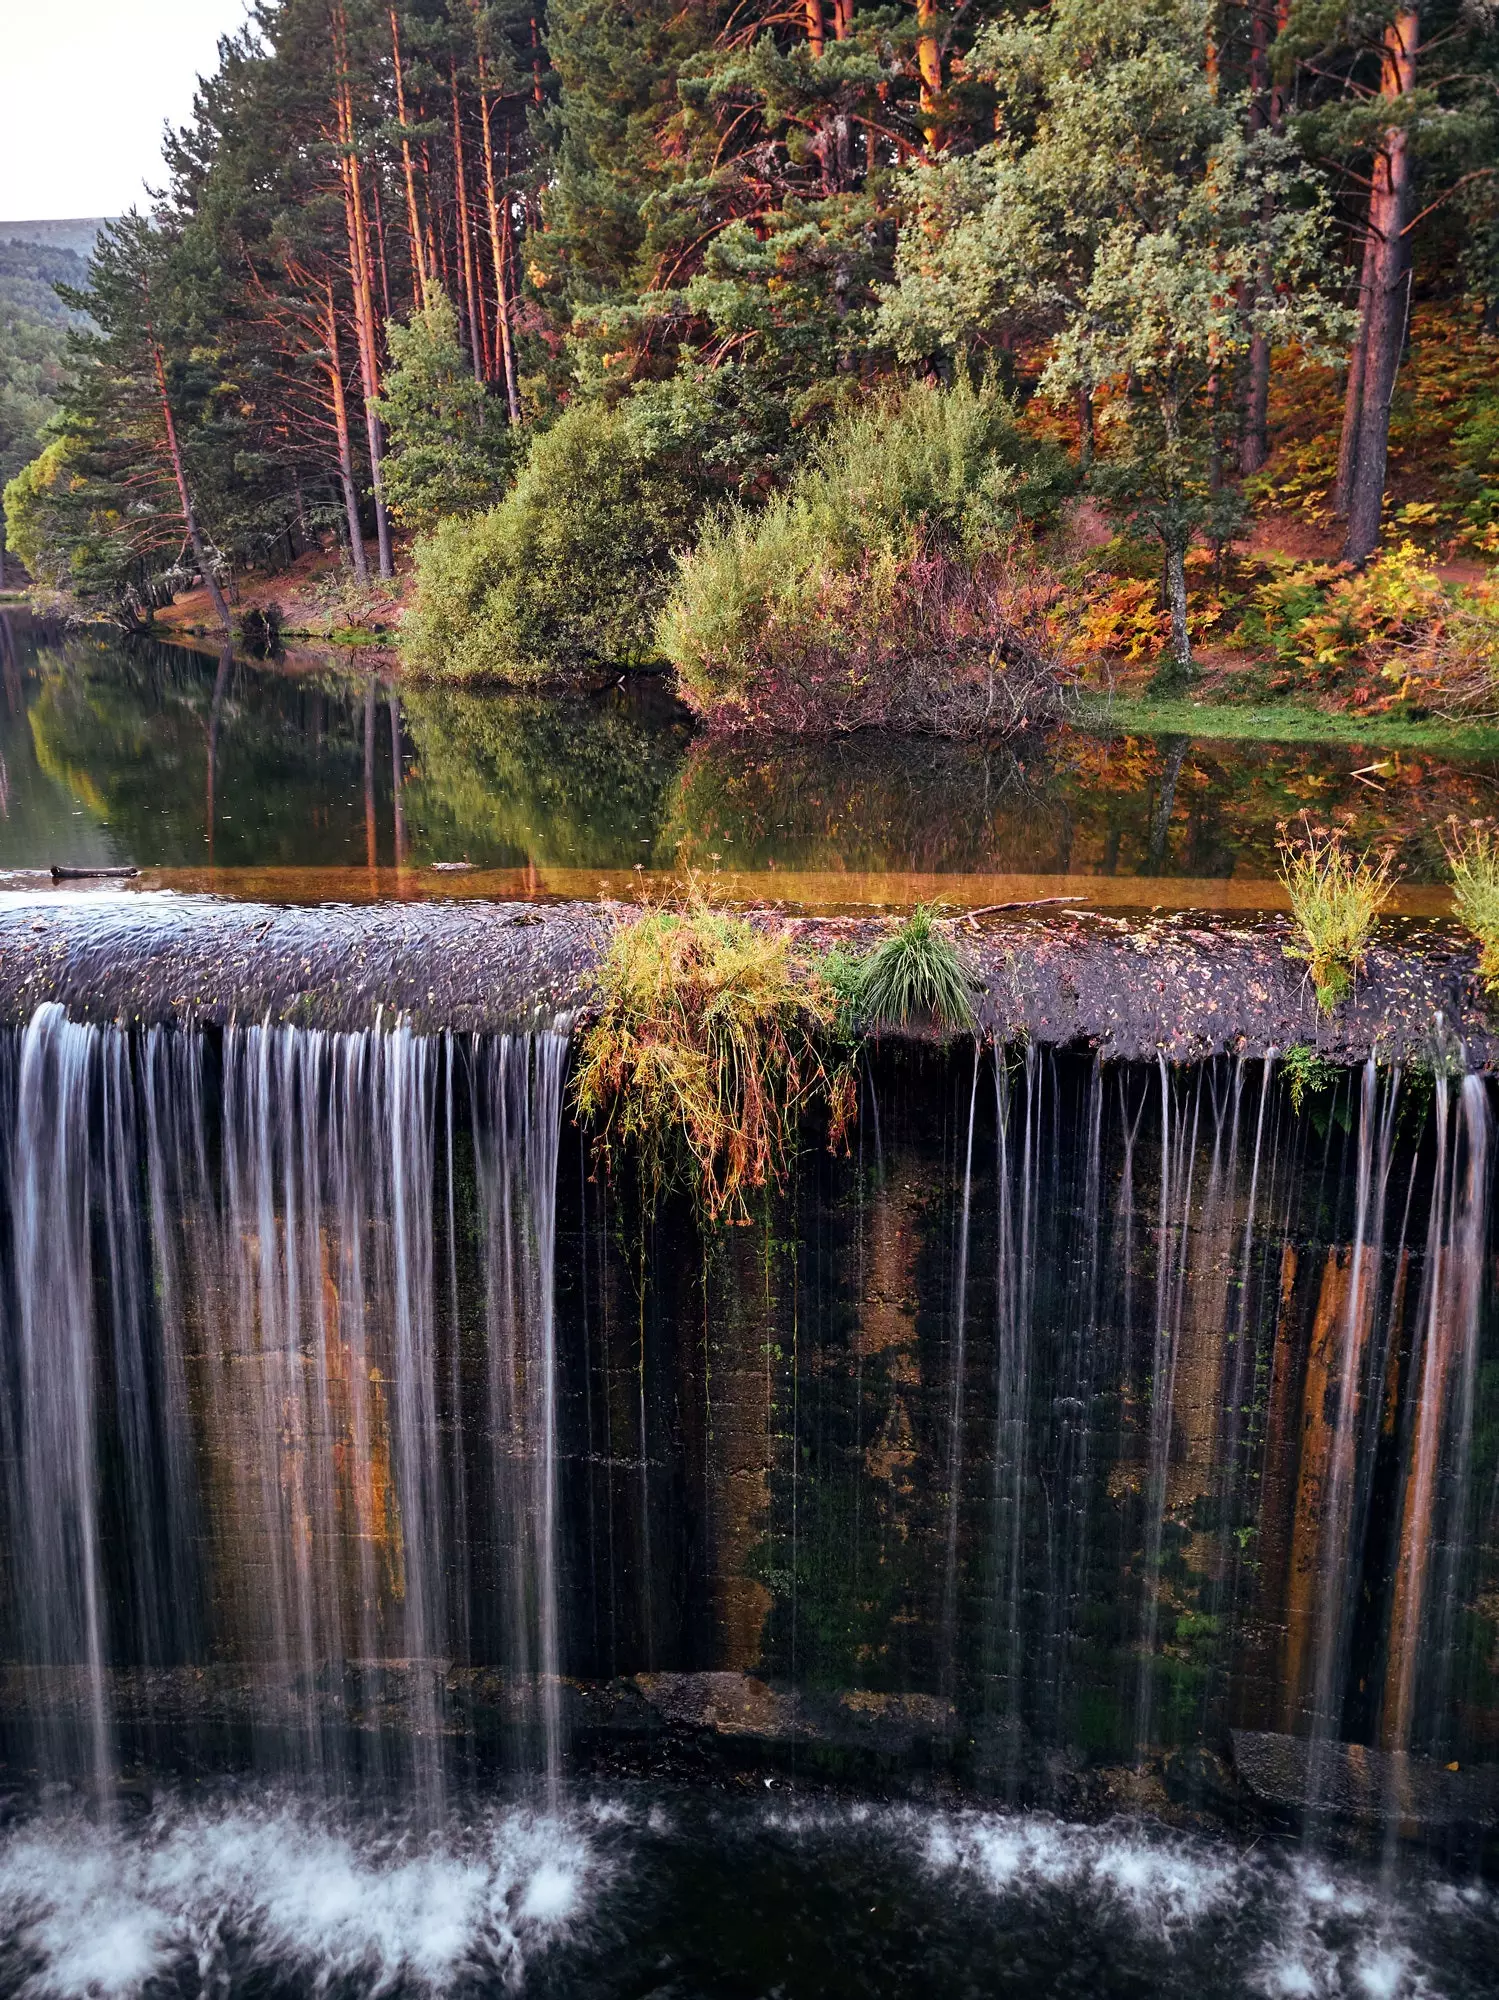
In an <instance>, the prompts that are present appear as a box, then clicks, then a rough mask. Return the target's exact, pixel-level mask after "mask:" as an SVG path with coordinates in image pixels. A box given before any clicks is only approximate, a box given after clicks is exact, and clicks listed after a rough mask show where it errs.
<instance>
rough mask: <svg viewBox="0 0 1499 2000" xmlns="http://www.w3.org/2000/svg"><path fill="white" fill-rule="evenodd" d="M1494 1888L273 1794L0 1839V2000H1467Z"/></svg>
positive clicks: (995, 1817)
mask: <svg viewBox="0 0 1499 2000" xmlns="http://www.w3.org/2000/svg"><path fill="white" fill-rule="evenodd" d="M1496 1948H1499V1897H1496V1896H1495V1894H1494V1892H1493V1891H1492V1890H1490V1889H1488V1888H1486V1887H1483V1886H1481V1885H1478V1884H1476V1883H1460V1882H1454V1881H1451V1880H1448V1879H1446V1878H1444V1877H1442V1876H1440V1875H1438V1874H1435V1873H1427V1872H1425V1871H1423V1870H1421V1869H1419V1868H1413V1869H1407V1870H1405V1871H1403V1873H1402V1876H1401V1878H1400V1882H1399V1885H1398V1888H1397V1887H1394V1886H1392V1885H1391V1884H1390V1883H1389V1882H1388V1881H1382V1880H1381V1879H1380V1878H1379V1877H1378V1875H1377V1874H1376V1873H1375V1872H1373V1871H1372V1870H1369V1869H1366V1868H1363V1867H1359V1866H1356V1865H1354V1864H1351V1863H1333V1862H1329V1861H1326V1860H1312V1859H1308V1858H1304V1857H1298V1856H1296V1855H1294V1854H1287V1853H1284V1852H1278V1851H1269V1850H1266V1849H1249V1850H1245V1849H1242V1848H1239V1847H1235V1846H1231V1845H1229V1844H1227V1843H1224V1842H1220V1841H1215V1840H1211V1839H1206V1838H1200V1837H1188V1836H1184V1835H1180V1834H1169V1833H1165V1832H1163V1831H1161V1830H1159V1829H1152V1828H1150V1827H1148V1826H1146V1825H1141V1824H1138V1823H1134V1822H1131V1821H1126V1820H1113V1821H1108V1822H1105V1823H1103V1824H1100V1825H1096V1826H1077V1825H1069V1824H1067V1823H1066V1822H1064V1821H1060V1820H1056V1819H1052V1818H1048V1817H1045V1816H1042V1815H1038V1814H1015V1815H1000V1814H993V1813H982V1812H972V1811H970V1812H942V1811H933V1810H930V1809H924V1808H915V1807H900V1808H890V1807H876V1806H862V1805H817V1804H812V1803H805V1802H798V1801H796V1800H795V1799H791V1800H789V1801H781V1800H779V1799H776V1800H773V1801H766V1802H761V1803H756V1802H755V1801H753V1800H749V1801H746V1800H742V1799H741V1800H735V1799H732V1798H724V1797H715V1796H713V1795H712V1794H711V1793H704V1792H703V1791H701V1790H695V1791H684V1790H670V1789H660V1788H644V1787H632V1788H628V1789H626V1790H624V1791H623V1792H617V1793H614V1794H610V1795H609V1796H607V1797H603V1796H601V1797H596V1798H593V1799H590V1800H587V1801H585V1802H583V1803H581V1804H578V1805H576V1806H574V1807H572V1808H570V1809H569V1810H568V1811H567V1812H565V1813H564V1814H560V1815H554V1816H547V1815H534V1814H531V1813H528V1812H523V1811H509V1812H506V1811H501V1810H496V1811H492V1812H489V1813H473V1814H469V1815H466V1816H463V1817H462V1818H460V1819H458V1820H456V1821H455V1823H454V1824H453V1825H451V1826H450V1827H449V1828H448V1829H446V1830H445V1831H444V1832H442V1833H440V1834H439V1833H434V1832H432V1831H431V1830H430V1829H423V1828H420V1827H417V1826H415V1825H414V1824H413V1823H412V1822H411V1821H409V1820H403V1819H401V1818H399V1817H396V1816H393V1815H387V1816H385V1817H382V1818H371V1819H367V1820H364V1821H359V1820H351V1819H349V1818H347V1817H341V1816H340V1815H339V1814H338V1813H337V1812H335V1811H334V1810H332V1809H329V1808H326V1807H325V1808H321V1809H312V1808H309V1807H308V1806H306V1805H305V1804H298V1803H296V1802H294V1801H291V1800H288V1799H284V1798H282V1799H277V1798H268V1799H263V1800H261V1801H260V1802H259V1803H250V1802H246V1801H244V1800H226V1801H224V1802H222V1803H220V1804H217V1805H212V1806H205V1805H195V1806H183V1807H171V1808H167V1809H164V1810H161V1811H159V1812H158V1813H157V1814H155V1815H154V1816H153V1817H151V1818H149V1819H147V1820H144V1821H142V1822H141V1823H139V1824H137V1825H134V1826H132V1827H131V1828H129V1829H114V1830H110V1829H104V1828H101V1827H99V1826H98V1825H97V1823H92V1822H86V1821H73V1822H63V1823H58V1822H56V1821H52V1822H47V1823H43V1824H40V1825H32V1826H30V1827H25V1828H21V1829H19V1830H16V1831H14V1832H12V1833H11V1834H10V1835H8V1836H7V1837H6V1838H5V1840H4V1842H3V1843H0V1991H4V1992H7V1993H18V1994H20V1993H24V1994H26V1995H28V1996H34V2000H134V1996H137V1995H156V1994H161V1995H165V1994H179V1993H193V1994H200V1995H207V1994H216V1995H223V1996H225V2000H237V1996H250V1995H256V1994H266V1993H274V1994H286V1995H291V1994H296V1995H304V1994H305V1995H313V1994H322V1993H327V1992H330V1991H331V1992H336V1993H338V1994H340V1995H346V1996H348V2000H363V1996H366V1995H368V1996H371V2000H373V1996H376V1995H381V1994H408V1995H412V1996H417V1995H429V1994H431V1995H436V1994H444V1995H448V1994H452V1995H467V1994H472V1995H475V1996H479V1995H498V1994H500V1993H503V1992H507V1991H512V1990H514V1989H515V1988H516V1987H517V1986H518V1985H521V1984H524V1986H525V1989H526V1991H527V1992H528V1993H539V1994H543V1995H552V1994H556V1995H562V1994H576V1993H580V1992H586V1993H588V1994H590V1995H591V1996H600V2000H604V1996H614V1995H619V1996H621V2000H623V1996H625V1995H633V1994H645V1993H650V1994H656V1995H672V1996H683V2000H687V1996H697V1995H705V1996H706V1995H709V1994H722V1993H745V1994H756V1993H775V1994H779V1995H783V1996H785V2000H802V1996H806V2000H811V1996H814V1995H828V1996H843V1995H847V1996H851V2000H852V1996H860V1995H875V1994H881V1995H884V1994H896V1993H902V1994H904V1993H910V1992H931V1993H939V1992H940V1993H953V1992H970V1991H971V1992H982V1993H985V1994H1015V1995H1017V1996H1019V1995H1032V1994H1036V1993H1041V1992H1045V1993H1059V1994H1068V1993H1078V1994H1091V1995H1096V1996H1113V1995H1119V1996H1126V1995H1135V1994H1140V1995H1144V1994H1167V1995H1177V1994H1180V1995H1184V1996H1186V1995H1190V1996H1200V1995H1203V1994H1214V1995H1219V1994H1221V1995H1225V1996H1231V1995H1244V1996H1246V2000H1250V1997H1251V1996H1254V1997H1255V2000H1343V1996H1346V2000H1419V1996H1428V1995H1435V1994H1437V1993H1441V1994H1444V1995H1447V1996H1449V2000H1468V1996H1474V2000H1476V1996H1478V1995H1481V1994H1486V1993H1490V1992H1492V1990H1493V1986H1492V1965H1493V1954H1494V1952H1495V1950H1496Z"/></svg>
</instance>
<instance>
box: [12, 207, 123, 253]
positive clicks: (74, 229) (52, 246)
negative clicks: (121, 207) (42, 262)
mask: <svg viewBox="0 0 1499 2000" xmlns="http://www.w3.org/2000/svg"><path fill="white" fill-rule="evenodd" d="M109 220H111V218H110V217H108V216H103V215H75V216H70V217H68V218H67V219H66V220H64V221H60V222H55V221H54V222H6V221H4V220H3V219H0V243H40V244H43V245H44V246H45V247H46V248H47V249H48V250H71V251H72V252H73V254H74V256H75V257H82V258H85V259H87V258H88V256H89V255H90V254H91V252H92V250H93V247H94V238H95V237H96V236H97V235H98V234H99V231H100V230H101V229H102V228H103V227H104V225H105V223H106V222H107V221H109Z"/></svg>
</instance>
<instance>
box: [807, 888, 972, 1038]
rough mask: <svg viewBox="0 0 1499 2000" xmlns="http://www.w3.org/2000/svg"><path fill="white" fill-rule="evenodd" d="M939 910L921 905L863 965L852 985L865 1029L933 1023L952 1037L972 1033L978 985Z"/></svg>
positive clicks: (844, 977) (847, 985) (854, 1004)
mask: <svg viewBox="0 0 1499 2000" xmlns="http://www.w3.org/2000/svg"><path fill="white" fill-rule="evenodd" d="M940 925H941V920H940V918H939V917H938V916H937V913H936V912H935V911H934V910H930V909H928V908H927V907H926V906H925V905H924V904H920V903H918V904H917V906H916V908H915V910H913V911H912V913H911V915H910V916H909V917H908V918H907V919H906V921H905V922H904V923H903V924H902V925H901V926H900V928H899V930H897V931H895V932H893V933H892V934H891V936H889V937H887V938H884V939H882V940H881V942H880V943H879V944H877V945H876V946H875V948H874V950H873V951H872V952H870V953H869V955H868V957H867V958H865V959H863V960H862V961H861V962H860V964H859V969H858V978H857V981H856V982H850V981H849V980H848V979H847V975H846V974H844V973H842V969H841V968H840V969H839V971H838V972H837V973H835V981H836V980H837V979H838V978H839V977H841V978H842V982H843V988H844V990H849V988H850V987H851V992H850V998H851V1002H852V1007H853V1012H854V1014H855V1016H856V1018H857V1019H858V1020H859V1022H860V1023H861V1025H863V1026H864V1027H866V1028H874V1029H879V1028H904V1027H906V1026H908V1025H909V1023H910V1022H912V1021H931V1022H933V1023H934V1024H935V1025H936V1026H937V1027H938V1028H940V1029H942V1030H944V1031H946V1032H948V1033H951V1034H960V1033H967V1034H971V1033H972V1032H973V1029H974V1026H975V1021H974V1012H973V985H972V981H971V979H970V977H969V973H968V968H967V967H966V966H965V965H964V963H963V959H962V955H961V953H960V952H959V951H958V948H957V946H956V945H955V944H954V943H953V941H952V939H951V938H950V937H949V936H948V934H947V932H946V931H945V930H943V929H942V928H941V927H940Z"/></svg>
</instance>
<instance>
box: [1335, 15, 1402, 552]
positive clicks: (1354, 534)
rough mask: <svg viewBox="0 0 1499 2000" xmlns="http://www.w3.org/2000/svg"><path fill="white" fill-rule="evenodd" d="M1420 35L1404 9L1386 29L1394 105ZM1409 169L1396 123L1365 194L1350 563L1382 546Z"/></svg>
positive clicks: (1347, 543) (1384, 85)
mask: <svg viewBox="0 0 1499 2000" xmlns="http://www.w3.org/2000/svg"><path fill="white" fill-rule="evenodd" d="M1420 31H1421V21H1420V15H1419V14H1418V12H1417V11H1416V10H1415V9H1414V8H1407V9H1403V10H1402V11H1401V12H1400V13H1399V14H1397V15H1396V16H1395V19H1394V20H1393V21H1392V22H1391V23H1390V25H1389V27H1388V28H1387V29H1386V30H1385V41H1384V75H1383V77H1382V78H1381V81H1380V91H1381V95H1382V96H1384V97H1386V98H1388V99H1390V100H1391V101H1392V102H1395V101H1398V100H1399V99H1400V98H1403V97H1406V96H1409V95H1410V93H1411V92H1412V91H1413V90H1414V89H1415V87H1416V52H1417V47H1418V38H1419V35H1420ZM1412 164H1413V163H1412V160H1411V151H1410V139H1409V134H1408V133H1407V132H1406V130H1405V128H1404V127H1403V126H1401V125H1393V124H1392V125H1389V126H1387V127H1386V128H1385V131H1384V133H1383V134H1382V136H1381V140H1380V146H1379V151H1378V152H1377V154H1376V155H1375V160H1374V183H1373V186H1372V187H1371V188H1370V190H1369V237H1370V241H1371V242H1372V244H1373V271H1372V276H1371V280H1370V284H1369V288H1368V293H1367V296H1366V298H1365V300H1364V301H1363V304H1364V323H1363V349H1364V366H1363V379H1362V381H1361V384H1360V390H1361V394H1360V407H1359V413H1358V432H1357V442H1356V445H1355V458H1354V464H1353V468H1352V477H1351V479H1350V481H1349V485H1348V533H1347V536H1346V538H1345V540H1344V543H1343V559H1344V561H1345V562H1350V563H1358V564H1362V563H1365V562H1367V561H1368V560H1369V558H1370V556H1372V555H1373V553H1374V551H1375V550H1376V549H1377V548H1378V547H1379V530H1380V522H1381V519H1382V516H1383V513H1384V486H1385V472H1386V469H1387V465H1388V461H1389V451H1390V404H1391V402H1392V401H1393V399H1394V395H1395V377H1396V375H1397V373H1398V372H1399V368H1400V350H1401V347H1402V346H1403V344H1404V341H1405V322H1406V308H1407V301H1408V291H1409V260H1408V258H1407V254H1406V236H1405V230H1406V225H1407V223H1408V222H1409V221H1410V210H1411V192H1412V179H1413V176H1412Z"/></svg>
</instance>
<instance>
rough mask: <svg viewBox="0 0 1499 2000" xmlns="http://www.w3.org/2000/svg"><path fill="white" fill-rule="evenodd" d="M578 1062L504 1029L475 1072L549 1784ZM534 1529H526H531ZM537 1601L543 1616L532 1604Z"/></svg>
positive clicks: (498, 1367)
mask: <svg viewBox="0 0 1499 2000" xmlns="http://www.w3.org/2000/svg"><path fill="white" fill-rule="evenodd" d="M566 1067H567V1037H566V1036H565V1035H563V1034H555V1033H554V1034H543V1035H537V1036H534V1037H533V1036H511V1035H506V1036H502V1037H501V1038H500V1039H499V1040H498V1041H495V1042H491V1043H487V1044H481V1045H479V1046H478V1047H477V1048H476V1049H475V1051H474V1054H473V1059H472V1066H471V1071H470V1078H471V1088H472V1090H473V1093H474V1105H475V1116H474V1131H475V1133H476V1134H477V1135H478V1140H477V1149H476V1151H477V1168H478V1183H479V1197H480V1205H481V1213H482V1216H483V1223H484V1240H485V1245H486V1254H485V1267H484V1276H485V1293H484V1296H485V1314H486V1326H487V1330H488V1371H487V1372H488V1378H489V1379H488V1402H489V1411H490V1434H491V1449H492V1454H493V1478H494V1493H495V1505H496V1510H497V1514H498V1517H499V1518H500V1519H502V1520H509V1521H512V1522H514V1523H515V1524H516V1527H517V1530H519V1532H518V1533H517V1534H516V1536H515V1539H514V1542H513V1544H512V1547H511V1550H510V1553H509V1559H508V1564H507V1570H508V1590H507V1592H506V1593H505V1603H506V1605H507V1607H508V1613H509V1616H508V1624H507V1628H506V1631H505V1632H504V1634H503V1635H502V1639H503V1644H504V1646H505V1650H506V1653H507V1655H508V1657H509V1659H510V1661H511V1662H512V1664H513V1666H514V1668H515V1670H516V1671H518V1672H520V1673H522V1674H526V1673H527V1672H528V1669H529V1668H530V1660H529V1650H530V1632H531V1628H532V1625H533V1623H534V1628H535V1632H536V1642H537V1657H536V1660H535V1666H534V1674H533V1675H532V1676H531V1677H532V1678H533V1681H534V1685H535V1688H536V1691H537V1702H538V1708H539V1713H540V1720H541V1727H542V1737H543V1742H544V1746H545V1761H546V1775H547V1788H548V1793H549V1796H550V1798H551V1800H552V1802H553V1803H554V1804H555V1801H556V1792H557V1782H558V1772H559V1767H560V1759H561V1736H562V1729H561V1706H560V1699H561V1689H560V1678H559V1677H560V1674H561V1661H560V1657H559V1644H558V1630H559V1625H558V1606H557V1337H556V1313H555V1261H556V1201H557V1141H558V1135H559V1132H560V1129H561V1106H562V1082H563V1077H564V1074H565V1071H566ZM527 1528H528V1529H529V1532H526V1529H527ZM528 1605H529V1606H532V1607H534V1620H533V1619H532V1618H530V1617H528V1615H527V1607H528Z"/></svg>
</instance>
